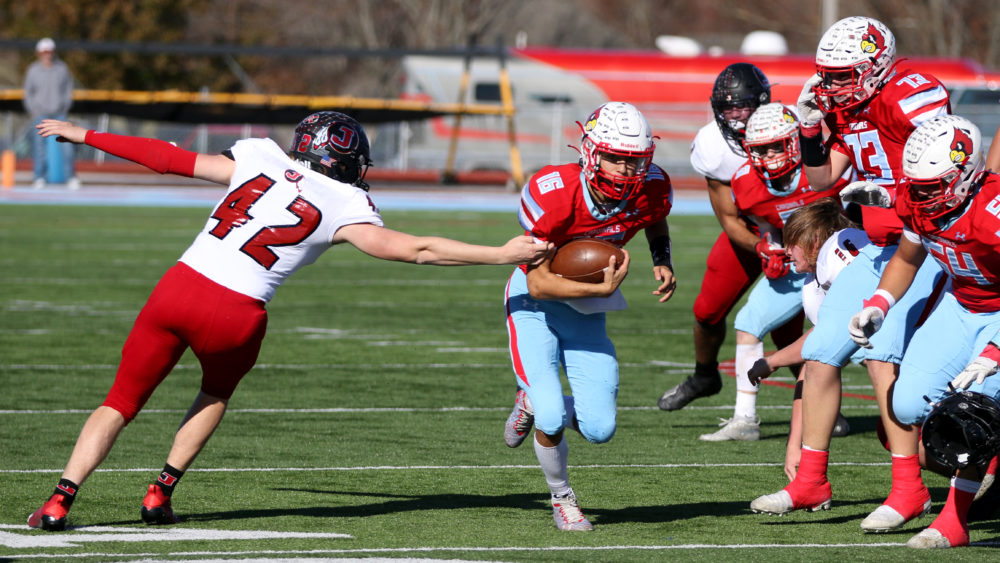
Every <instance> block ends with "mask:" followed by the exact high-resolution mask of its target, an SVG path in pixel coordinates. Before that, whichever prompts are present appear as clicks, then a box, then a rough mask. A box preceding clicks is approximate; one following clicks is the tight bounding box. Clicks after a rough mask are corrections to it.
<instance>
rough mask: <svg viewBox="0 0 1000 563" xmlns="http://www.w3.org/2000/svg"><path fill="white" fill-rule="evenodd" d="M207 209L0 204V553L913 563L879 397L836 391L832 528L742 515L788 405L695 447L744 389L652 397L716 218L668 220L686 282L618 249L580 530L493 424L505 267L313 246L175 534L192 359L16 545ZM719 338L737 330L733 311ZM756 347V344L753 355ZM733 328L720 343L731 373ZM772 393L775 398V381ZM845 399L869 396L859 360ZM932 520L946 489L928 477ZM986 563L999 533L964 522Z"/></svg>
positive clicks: (504, 394)
mask: <svg viewBox="0 0 1000 563" xmlns="http://www.w3.org/2000/svg"><path fill="white" fill-rule="evenodd" d="M206 216H207V212H206V210H205V209H171V208H159V209H158V208H124V207H121V208H98V207H52V206H11V205H7V206H0V240H2V242H3V243H2V248H3V253H2V256H0V263H2V272H3V273H2V276H0V307H2V316H0V389H2V395H0V452H2V453H0V561H7V560H17V559H22V558H23V559H24V560H31V561H35V560H68V559H70V558H72V560H74V561H96V560H100V561H134V560H169V559H205V558H211V559H213V560H219V559H227V560H228V559H288V558H337V557H356V558H367V557H381V558H399V559H406V558H411V559H462V560H489V561H549V560H551V561H569V560H571V561H645V560H650V561H653V560H655V561H660V560H665V559H674V558H677V559H691V560H713V561H717V560H720V559H722V560H735V559H750V560H768V561H771V560H781V561H801V560H805V559H813V560H838V561H859V560H878V561H883V560H900V561H902V560H906V561H911V560H913V561H919V560H931V559H932V558H940V557H941V556H942V554H940V553H933V554H932V553H920V552H915V551H913V550H909V549H907V548H905V547H904V546H903V544H904V543H905V542H906V540H907V539H908V538H909V537H910V536H911V535H913V534H914V533H916V532H917V531H919V530H920V529H921V528H922V527H924V526H926V525H927V524H929V523H930V522H931V519H930V518H924V519H922V520H918V521H917V522H912V523H910V524H908V525H907V526H905V527H904V529H903V530H901V531H899V532H896V533H890V534H884V535H865V534H862V533H861V531H860V528H859V523H860V521H861V519H862V518H863V517H864V516H865V515H866V514H867V513H868V512H870V511H871V510H873V509H874V508H875V507H876V506H878V504H879V503H880V502H881V501H882V500H883V498H884V497H885V495H886V494H887V493H888V488H889V482H890V472H889V465H888V461H889V459H888V454H887V452H886V451H885V450H884V449H883V448H882V446H881V445H880V444H879V443H878V441H877V440H876V438H875V430H874V429H875V415H876V412H877V411H876V410H875V407H874V403H873V402H872V401H870V400H866V399H861V398H845V400H844V413H845V414H846V415H847V417H848V420H849V421H850V423H851V426H852V429H853V431H852V433H851V435H850V436H848V437H846V438H838V439H835V441H834V445H833V453H832V458H831V462H832V465H831V469H830V476H831V480H832V483H833V487H834V495H835V496H834V504H833V509H832V510H831V511H829V512H822V513H815V514H807V513H794V514H792V515H790V516H787V517H784V518H776V517H768V516H764V515H758V514H752V513H751V512H750V510H749V502H750V501H751V500H752V499H753V498H755V497H756V496H758V495H761V494H765V493H771V492H774V491H777V490H778V489H780V488H781V487H783V486H784V485H785V483H786V479H785V477H784V474H783V472H782V470H781V465H782V461H783V455H784V446H785V439H784V437H785V433H786V430H787V419H788V416H789V412H790V411H789V405H790V403H791V393H792V392H791V390H789V389H787V388H784V387H776V386H766V387H764V388H763V391H762V393H761V395H760V404H761V406H762V408H761V409H760V411H759V412H760V414H761V417H762V419H763V425H762V435H763V439H762V441H760V442H756V443H715V444H709V443H704V442H700V441H699V440H698V439H697V437H698V435H699V434H702V433H706V432H709V431H713V430H714V429H715V427H716V424H717V422H718V419H719V417H729V416H731V415H732V410H731V405H732V403H733V395H734V392H735V381H734V380H733V379H731V378H726V382H725V388H724V389H723V392H722V393H720V394H719V395H717V396H714V397H711V398H709V399H702V400H700V401H697V402H695V403H693V404H692V405H690V406H689V407H688V408H686V409H684V410H682V411H678V412H674V413H665V412H661V411H659V410H658V409H657V408H656V406H655V405H656V399H657V398H658V397H659V396H660V394H661V393H662V392H663V391H664V390H665V389H667V388H668V387H671V386H673V385H674V384H676V383H678V382H679V381H681V379H683V378H684V377H685V376H686V375H687V374H688V373H689V371H690V369H691V366H692V365H693V346H692V339H691V332H690V329H691V324H692V322H693V321H692V315H691V304H692V302H693V300H694V297H695V295H696V294H697V291H698V285H699V283H700V280H701V274H702V271H703V269H704V260H705V256H706V255H707V253H708V249H709V246H710V244H711V243H712V242H713V240H714V238H715V236H716V235H717V233H718V232H719V227H718V224H717V223H716V222H715V219H714V218H712V217H693V216H680V217H672V218H671V219H670V224H671V231H672V238H673V248H674V260H675V262H676V270H677V277H678V281H679V288H678V290H677V293H676V295H675V296H674V298H673V300H671V301H670V302H669V303H667V304H662V305H661V304H657V303H656V298H655V297H653V296H652V295H650V292H651V291H652V289H653V288H654V287H655V284H654V282H653V280H652V279H651V275H650V274H649V272H650V263H649V255H648V251H647V249H646V248H645V242H644V240H642V239H643V237H641V236H640V237H638V238H637V240H636V241H635V242H633V243H632V244H631V245H630V246H629V247H628V250H629V251H631V252H632V253H633V262H632V271H631V273H630V275H629V277H628V279H627V280H626V281H625V283H624V285H623V291H624V292H625V294H626V296H627V297H628V300H629V303H630V308H629V309H628V310H627V311H623V312H618V313H611V314H609V321H608V325H609V331H610V333H611V335H612V338H613V339H614V340H615V343H616V345H617V348H618V353H619V360H620V362H621V391H620V396H619V406H620V408H619V416H618V421H619V427H618V432H617V434H616V436H615V438H614V439H613V440H612V441H611V442H609V443H607V444H603V445H599V446H598V445H592V444H588V443H587V442H585V441H584V440H583V439H582V438H580V436H579V435H576V434H571V433H568V434H567V436H568V438H567V439H568V441H569V444H570V451H571V453H570V480H571V484H572V485H573V487H574V489H575V490H576V492H577V495H578V496H579V498H580V501H581V504H582V506H583V508H584V512H585V514H587V516H588V517H589V518H590V519H591V521H592V522H593V523H594V524H595V527H596V529H595V531H594V532H593V533H589V534H588V533H567V532H559V531H558V530H556V528H555V527H554V525H553V523H552V516H551V509H550V507H549V504H548V490H547V487H546V486H545V482H544V479H543V477H542V474H541V471H540V470H539V469H538V468H537V466H536V461H535V457H534V453H533V451H532V449H531V446H530V444H525V445H524V446H522V447H521V448H518V449H515V450H511V449H508V448H507V447H505V446H504V443H503V438H502V431H503V423H504V420H505V419H506V417H507V414H508V412H509V409H510V406H511V404H512V400H513V392H514V379H513V375H512V373H511V369H510V366H509V360H508V353H507V349H506V346H507V334H506V328H505V325H504V309H503V287H504V283H505V281H506V278H507V275H508V274H509V269H508V268H507V267H469V268H442V267H430V266H413V265H408V264H393V263H387V262H381V261H377V260H374V259H371V258H369V257H367V256H365V255H363V254H362V253H360V252H358V251H356V250H354V249H353V248H349V247H343V248H335V249H333V250H330V251H328V252H327V253H326V254H325V255H324V256H323V257H322V258H321V259H320V260H319V262H318V263H316V264H315V265H313V266H310V267H307V268H305V269H304V270H302V271H301V272H299V273H298V274H297V275H296V276H293V278H292V279H291V280H290V281H289V282H288V283H287V284H286V285H285V286H284V287H282V288H281V289H280V290H279V291H278V293H277V296H276V298H275V299H274V301H273V302H272V303H271V305H270V306H269V312H270V323H269V324H270V326H269V331H268V332H269V334H268V338H267V339H266V340H265V343H264V350H263V352H262V354H261V358H260V360H259V363H258V366H257V368H255V370H254V371H253V372H251V374H250V375H249V376H248V377H247V378H246V379H245V380H244V382H243V384H242V385H241V387H240V389H239V390H238V391H237V393H236V395H235V396H234V397H233V400H232V401H231V403H230V409H231V410H230V413H229V414H228V416H227V418H226V420H225V421H224V422H223V424H222V426H221V427H220V428H219V430H218V431H217V433H216V435H215V436H214V437H213V439H212V441H211V442H210V443H209V445H208V447H207V448H206V450H205V451H204V452H203V454H202V456H201V457H200V458H199V459H198V460H197V462H196V464H195V466H194V467H193V468H192V470H190V471H189V472H188V474H187V475H186V476H185V477H184V479H183V481H182V482H181V484H180V485H179V486H178V488H177V491H176V493H175V495H174V497H173V498H174V508H175V510H176V512H177V514H178V516H180V517H181V518H182V519H183V521H182V523H181V524H179V525H177V526H173V527H170V528H147V527H145V526H143V525H142V524H141V523H140V521H139V505H140V502H141V500H142V497H143V495H144V493H145V487H146V485H147V484H148V483H150V482H151V481H152V480H153V479H154V478H155V475H156V474H157V473H158V472H159V470H160V468H162V466H163V462H164V459H165V456H166V453H167V450H168V448H169V445H170V441H171V438H172V434H173V431H174V430H175V429H176V427H177V425H178V423H179V421H180V419H181V417H182V416H183V413H184V411H185V410H186V408H187V406H188V405H189V403H190V401H191V400H192V399H193V397H194V394H195V393H196V391H197V387H198V381H199V371H198V369H197V366H196V362H195V360H194V358H193V357H192V356H190V355H186V356H185V357H184V358H183V359H182V360H181V364H180V365H179V366H178V369H176V370H175V371H174V373H173V374H172V375H171V376H170V377H169V378H168V379H167V380H166V381H165V382H164V384H163V385H161V387H160V388H159V389H158V390H157V392H156V393H155V394H154V395H153V398H152V399H151V400H150V402H149V403H148V404H147V408H146V410H145V411H144V412H143V413H141V414H140V415H139V417H138V418H137V419H136V420H135V422H134V423H133V424H132V425H131V426H129V427H128V428H127V429H126V430H125V431H124V433H123V434H122V436H121V438H120V439H119V441H118V444H117V446H116V448H115V449H114V450H113V451H112V453H111V455H110V456H109V457H108V459H107V460H106V461H105V463H104V465H103V466H102V469H101V470H100V471H99V472H98V473H96V474H95V475H94V476H93V477H91V479H90V480H88V481H87V483H86V484H85V485H84V486H83V487H82V488H81V492H80V494H79V496H78V498H77V501H76V504H75V505H74V507H73V511H72V513H71V514H70V525H71V526H78V527H79V526H82V527H83V528H76V529H72V530H70V531H67V532H64V533H61V534H51V533H45V532H39V531H34V530H29V529H28V528H27V527H25V526H24V522H25V518H26V517H27V515H28V514H29V513H30V512H31V511H32V510H34V509H35V508H37V507H38V506H39V505H40V504H41V503H42V502H43V501H44V500H45V499H46V498H47V497H48V496H49V494H51V491H52V488H53V486H54V485H55V483H56V481H57V480H58V477H59V473H60V471H61V469H62V466H63V464H64V463H65V461H66V459H67V458H68V456H69V453H70V450H71V448H72V446H73V443H74V441H75V439H76V435H77V432H78V431H79V428H80V426H81V425H82V423H83V421H84V420H85V418H86V416H87V415H88V414H89V412H90V410H91V409H93V408H94V407H95V406H97V405H98V404H99V403H100V402H101V401H102V400H103V397H104V394H105V393H106V391H107V388H108V387H109V385H110V383H111V380H112V377H113V374H114V369H115V366H116V363H117V358H118V355H119V351H120V347H121V344H122V342H123V341H124V339H125V336H126V334H127V332H128V330H129V328H130V326H131V323H132V321H133V319H134V318H135V315H136V314H137V313H138V311H139V309H140V307H141V306H142V304H143V302H144V301H145V298H146V297H147V296H148V294H149V292H150V291H151V290H152V288H153V285H154V284H155V282H156V280H157V279H158V278H159V276H160V275H161V274H162V273H163V272H164V271H165V270H166V269H167V268H168V267H169V266H170V265H171V264H172V263H173V262H174V261H175V260H176V259H177V257H178V256H180V254H181V252H182V251H183V250H184V249H185V248H186V247H187V245H188V244H189V243H190V241H191V240H192V239H193V237H194V235H195V233H196V232H197V231H198V230H199V229H200V228H201V226H202V225H203V224H204V220H205V217H206ZM385 217H386V222H387V224H388V225H389V226H391V227H393V228H397V229H400V230H405V231H411V232H414V233H419V234H439V235H445V236H453V237H457V238H461V239H464V240H468V241H470V242H478V243H487V244H499V243H502V242H503V241H505V240H507V239H508V238H509V237H510V236H513V235H514V234H516V233H517V230H518V229H517V224H516V219H515V217H514V215H513V214H509V215H508V214H490V213H474V212H451V213H443V212H441V213H437V212H435V213H431V212H410V213H402V212H390V213H386V214H385ZM730 321H732V317H731V318H730ZM768 347H770V343H768ZM732 350H733V345H732V334H731V331H730V343H729V344H727V346H726V348H725V352H724V355H725V357H726V358H731V357H732ZM774 379H776V380H779V381H786V382H787V381H789V380H790V376H789V374H788V372H786V371H781V372H778V373H776V374H775V376H774ZM845 391H848V392H851V393H856V394H860V395H869V394H871V389H870V386H869V385H868V381H867V376H866V375H865V374H864V372H863V371H862V370H861V369H859V368H850V369H848V370H847V371H846V373H845ZM925 479H926V482H927V484H928V486H929V487H930V488H931V494H932V497H933V499H934V502H935V505H934V513H937V512H938V511H939V510H940V508H941V506H942V505H943V504H944V500H945V496H946V494H947V481H946V480H945V479H944V478H943V477H938V476H935V475H930V474H926V475H925ZM971 536H972V541H973V542H976V543H978V544H979V547H972V548H965V549H956V550H951V551H950V552H948V553H947V554H946V555H945V557H946V558H947V559H948V560H969V561H983V560H984V559H987V558H992V557H995V556H996V549H995V548H996V547H997V546H1000V526H998V523H997V521H992V522H978V523H974V524H972V526H971Z"/></svg>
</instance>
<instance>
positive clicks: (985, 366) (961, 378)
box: [951, 342, 1000, 389]
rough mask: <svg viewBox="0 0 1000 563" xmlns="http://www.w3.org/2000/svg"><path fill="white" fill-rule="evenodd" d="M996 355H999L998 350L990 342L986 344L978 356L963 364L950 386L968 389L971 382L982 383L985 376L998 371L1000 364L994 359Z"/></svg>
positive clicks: (999, 351)
mask: <svg viewBox="0 0 1000 563" xmlns="http://www.w3.org/2000/svg"><path fill="white" fill-rule="evenodd" d="M998 356H1000V350H998V349H997V347H996V346H995V345H994V344H993V343H992V342H990V343H989V344H987V345H986V349H985V350H983V352H982V354H981V355H980V356H978V357H976V359H975V360H972V361H971V362H969V365H967V366H965V369H963V370H962V373H960V374H958V375H957V376H955V379H952V380H951V386H952V387H954V388H955V389H968V388H969V386H971V385H972V383H973V382H976V383H978V384H980V385H982V384H983V381H986V378H987V377H989V376H991V375H993V374H995V373H996V372H997V371H1000V365H998V364H997V360H996V359H995V358H997V357H998Z"/></svg>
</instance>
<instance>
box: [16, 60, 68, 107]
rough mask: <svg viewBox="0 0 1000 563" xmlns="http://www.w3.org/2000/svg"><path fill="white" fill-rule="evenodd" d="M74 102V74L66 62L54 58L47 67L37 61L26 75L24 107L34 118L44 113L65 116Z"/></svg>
mask: <svg viewBox="0 0 1000 563" xmlns="http://www.w3.org/2000/svg"><path fill="white" fill-rule="evenodd" d="M72 104H73V75H72V74H70V72H69V67H67V66H66V63H64V62H62V61H61V60H59V59H57V58H53V59H52V66H50V67H46V66H45V65H43V64H42V63H41V61H35V62H33V63H31V66H29V67H28V72H27V73H26V74H25V76H24V109H25V110H27V112H28V114H29V115H31V116H32V117H33V118H37V117H39V116H43V115H60V116H65V115H66V113H67V112H69V108H70V106H71V105H72Z"/></svg>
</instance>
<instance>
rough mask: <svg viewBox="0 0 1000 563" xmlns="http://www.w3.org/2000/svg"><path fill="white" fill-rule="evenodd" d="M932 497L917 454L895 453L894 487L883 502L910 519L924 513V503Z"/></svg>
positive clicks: (893, 466) (893, 464) (893, 465)
mask: <svg viewBox="0 0 1000 563" xmlns="http://www.w3.org/2000/svg"><path fill="white" fill-rule="evenodd" d="M930 499H931V494H930V492H928V491H927V487H926V486H924V481H923V479H921V477H920V460H919V458H918V457H917V455H916V454H913V455H908V456H900V455H895V454H893V456H892V489H891V490H890V491H889V498H887V499H885V502H883V503H882V504H885V505H887V506H888V507H889V508H892V509H893V510H895V511H896V512H898V513H899V515H900V516H902V517H903V518H906V519H907V520H910V519H912V518H916V517H917V516H919V515H920V514H921V513H923V511H924V505H925V504H926V503H927V501H929V500H930Z"/></svg>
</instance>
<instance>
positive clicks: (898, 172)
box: [827, 69, 951, 246]
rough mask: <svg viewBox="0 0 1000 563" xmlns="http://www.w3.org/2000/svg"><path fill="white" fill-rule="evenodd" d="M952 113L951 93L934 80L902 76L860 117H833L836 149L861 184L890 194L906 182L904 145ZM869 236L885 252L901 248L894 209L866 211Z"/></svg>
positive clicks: (830, 118)
mask: <svg viewBox="0 0 1000 563" xmlns="http://www.w3.org/2000/svg"><path fill="white" fill-rule="evenodd" d="M948 113H951V105H950V101H949V97H948V90H946V89H945V87H944V86H943V85H942V84H941V82H940V81H939V80H938V79H937V78H934V77H933V76H931V75H929V74H921V73H919V72H917V71H915V70H912V69H905V70H899V71H897V72H896V73H895V75H893V77H892V78H890V79H889V81H888V82H886V84H885V86H883V87H882V90H880V91H879V92H878V93H877V94H876V95H875V96H874V97H873V98H872V99H871V101H870V102H869V103H868V104H867V105H864V106H862V108H861V110H860V111H858V112H857V113H854V112H845V113H836V114H829V115H828V116H827V125H828V126H829V127H830V131H831V137H830V141H831V143H832V144H831V148H832V149H833V150H836V151H839V152H841V153H843V154H845V155H847V157H848V158H850V159H851V163H852V164H853V165H854V168H855V170H857V172H858V177H859V178H860V179H864V180H869V181H871V182H874V183H876V184H879V185H881V186H883V187H885V188H886V189H887V190H889V193H890V195H892V196H893V197H895V191H896V181H897V180H899V179H900V178H902V176H903V145H905V144H906V139H907V138H908V137H909V136H910V133H912V132H913V130H914V129H916V128H917V126H918V125H920V124H921V123H923V122H924V121H927V120H928V119H931V118H933V117H937V116H938V115H944V114H948ZM862 213H863V220H864V227H865V232H866V233H868V236H869V238H871V240H872V242H873V243H875V244H878V245H880V246H885V245H886V244H895V243H896V241H898V240H899V234H900V233H901V232H902V223H901V222H900V220H899V217H897V216H896V214H895V213H894V212H893V211H892V210H891V209H882V208H878V207H869V206H862Z"/></svg>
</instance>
